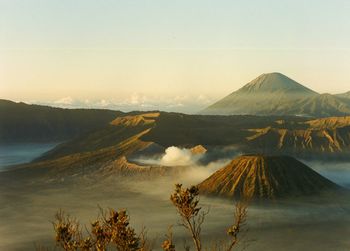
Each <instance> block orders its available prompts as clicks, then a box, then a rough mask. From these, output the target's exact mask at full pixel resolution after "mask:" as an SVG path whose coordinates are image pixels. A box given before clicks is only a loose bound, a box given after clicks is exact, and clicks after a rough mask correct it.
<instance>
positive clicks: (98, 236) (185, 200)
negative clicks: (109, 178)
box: [38, 184, 247, 251]
mask: <svg viewBox="0 0 350 251" xmlns="http://www.w3.org/2000/svg"><path fill="white" fill-rule="evenodd" d="M170 200H171V202H172V203H173V205H174V206H175V208H176V210H177V212H178V214H179V216H180V219H181V225H182V226H183V227H184V228H185V229H187V231H188V233H189V234H190V236H191V238H192V241H193V244H194V247H195V249H196V251H201V250H203V247H202V242H201V231H202V224H203V222H204V220H205V216H206V214H207V213H208V211H203V210H202V207H200V206H199V190H198V187H196V186H192V187H190V188H183V187H182V185H181V184H176V185H175V191H174V193H173V194H172V195H171V196H170ZM246 218H247V203H243V202H238V203H237V204H236V205H235V212H234V221H233V224H232V225H231V226H229V228H228V229H227V234H228V236H229V241H226V242H221V243H219V242H216V243H215V245H213V246H212V247H210V248H206V249H205V250H210V251H232V250H233V248H234V247H235V246H236V244H237V243H238V240H239V238H238V236H239V234H240V233H241V232H242V228H244V226H245V223H246ZM55 219H56V220H55V222H53V227H54V230H55V233H56V237H55V240H56V244H57V246H58V247H60V248H62V249H64V250H67V251H77V250H82V251H106V250H117V251H147V250H152V248H151V245H150V242H149V241H147V238H146V231H145V228H143V229H142V231H141V232H140V233H139V234H136V232H135V230H134V228H132V227H131V226H130V223H129V221H130V218H129V216H128V214H127V212H126V210H125V209H123V210H119V211H115V210H114V209H109V210H108V211H103V210H102V209H101V214H100V216H99V217H98V218H97V220H95V221H94V222H93V223H91V226H90V230H87V231H86V234H85V235H84V234H83V231H82V229H81V227H80V225H79V222H78V221H77V220H76V219H74V218H71V217H70V216H69V215H65V214H64V212H62V211H59V212H58V213H57V214H56V217H55ZM165 237H166V239H165V240H164V242H163V243H162V246H161V247H162V249H163V250H165V251H175V244H174V241H173V234H172V228H171V227H169V229H168V234H166V235H165ZM38 250H39V249H38ZM40 250H42V249H40ZM185 250H190V248H189V247H188V246H186V247H185Z"/></svg>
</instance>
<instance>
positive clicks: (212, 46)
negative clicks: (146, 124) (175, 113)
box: [0, 0, 350, 111]
mask: <svg viewBox="0 0 350 251" xmlns="http://www.w3.org/2000/svg"><path fill="white" fill-rule="evenodd" d="M349 13H350V1H340V0H332V1H330V0H329V1H327V0H323V1H320V0H318V1H316V0H315V1H313V0H308V1H305V0H265V1H262V0H261V1H257V0H250V1H246V0H245V1H244V0H240V1H238V0H237V1H233V0H227V1H219V0H215V1H214V0H212V1H207V0H171V1H170V0H169V1H168V0H143V1H140V0H124V1H118V0H114V1H108V0H95V1H91V0H49V1H48V0H42V1H39V0H0V98H5V99H11V100H17V101H27V102H37V103H51V104H56V105H63V106H99V107H110V106H111V105H112V104H113V105H114V106H115V107H121V108H123V109H125V110H127V109H137V108H140V109H153V108H159V107H160V108H164V110H179V111H195V110H196V109H200V108H202V107H204V106H205V105H206V104H208V103H211V102H212V101H214V100H216V99H219V98H221V97H223V96H225V95H227V94H229V93H231V92H232V91H234V90H236V89H238V88H239V87H241V86H242V85H243V84H245V83H247V82H249V81H250V80H252V79H253V78H255V77H257V76H258V75H260V74H262V73H266V72H276V71H277V72H282V73H284V74H285V75H287V76H289V77H291V78H293V79H295V80H296V81H298V82H300V83H302V84H304V85H306V86H308V87H310V88H312V89H314V90H315V91H318V92H330V93H339V92H345V91H349V90H350V71H349V70H350V15H349Z"/></svg>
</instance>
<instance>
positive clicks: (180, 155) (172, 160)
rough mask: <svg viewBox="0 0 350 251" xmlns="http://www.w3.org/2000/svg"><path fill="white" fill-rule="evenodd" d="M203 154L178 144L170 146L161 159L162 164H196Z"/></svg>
mask: <svg viewBox="0 0 350 251" xmlns="http://www.w3.org/2000/svg"><path fill="white" fill-rule="evenodd" d="M201 157H202V154H194V153H192V152H191V150H190V149H187V148H179V147H176V146H171V147H168V148H167V149H166V150H165V154H164V155H163V156H162V158H161V159H160V164H161V165H165V166H187V165H193V164H195V163H196V162H197V161H198V160H199V159H200V158H201Z"/></svg>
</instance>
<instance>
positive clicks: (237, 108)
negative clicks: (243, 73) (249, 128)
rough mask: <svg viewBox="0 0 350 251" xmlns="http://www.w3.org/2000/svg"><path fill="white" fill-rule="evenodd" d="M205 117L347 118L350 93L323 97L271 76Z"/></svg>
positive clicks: (209, 109) (219, 104)
mask: <svg viewBox="0 0 350 251" xmlns="http://www.w3.org/2000/svg"><path fill="white" fill-rule="evenodd" d="M201 114H207V115H247V114H250V115H292V116H307V117H328V116H344V115H349V114H350V92H347V93H344V94H337V95H331V94H319V93H317V92H315V91H313V90H311V89H309V88H307V87H305V86H303V85H301V84H299V83H298V82H296V81H294V80H292V79H290V78H288V77H287V76H285V75H283V74H281V73H268V74H262V75H260V76H259V77H257V78H256V79H254V80H252V81H251V82H249V83H248V84H246V85H245V86H243V87H242V88H240V89H239V90H237V91H235V92H233V93H231V94H230V95H228V96H226V97H224V98H223V99H221V100H219V101H217V102H216V103H214V104H212V105H210V106H209V107H207V108H206V109H204V110H203V111H201Z"/></svg>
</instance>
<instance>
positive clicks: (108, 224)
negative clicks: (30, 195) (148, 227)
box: [53, 209, 146, 251]
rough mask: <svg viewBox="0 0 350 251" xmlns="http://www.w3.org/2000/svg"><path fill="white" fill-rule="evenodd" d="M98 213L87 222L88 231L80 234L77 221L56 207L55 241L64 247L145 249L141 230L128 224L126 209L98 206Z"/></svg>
mask: <svg viewBox="0 0 350 251" xmlns="http://www.w3.org/2000/svg"><path fill="white" fill-rule="evenodd" d="M101 212H102V216H101V217H99V218H98V219H97V220H96V221H94V222H93V223H91V231H89V232H88V234H87V236H86V237H83V234H82V230H81V228H80V227H79V223H78V222H77V221H76V220H74V219H72V218H70V217H69V216H66V215H64V213H63V212H62V211H60V212H59V213H58V214H57V215H56V221H55V222H54V224H53V225H54V230H55V232H56V244H57V245H58V246H60V247H61V248H63V249H64V250H68V251H71V250H84V251H87V250H96V251H105V250H107V249H109V248H111V249H113V250H117V251H143V250H146V239H145V233H144V230H143V231H142V232H141V234H140V235H137V234H136V233H135V230H134V229H133V228H132V227H130V226H129V216H128V215H127V213H126V210H120V211H115V210H113V209H110V210H109V212H108V213H105V212H103V211H102V210H101Z"/></svg>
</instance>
